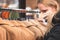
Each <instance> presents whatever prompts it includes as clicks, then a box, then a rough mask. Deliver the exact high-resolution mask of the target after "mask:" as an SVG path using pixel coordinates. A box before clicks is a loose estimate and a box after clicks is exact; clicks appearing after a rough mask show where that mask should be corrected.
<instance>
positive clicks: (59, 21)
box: [44, 11, 60, 40]
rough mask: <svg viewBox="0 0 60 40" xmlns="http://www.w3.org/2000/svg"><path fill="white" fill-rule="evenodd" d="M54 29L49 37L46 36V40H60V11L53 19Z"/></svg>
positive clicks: (49, 33) (48, 34)
mask: <svg viewBox="0 0 60 40" xmlns="http://www.w3.org/2000/svg"><path fill="white" fill-rule="evenodd" d="M52 23H53V24H54V26H53V28H52V29H51V30H50V32H48V33H47V35H45V36H44V40H60V11H59V12H58V13H57V14H56V15H55V16H54V17H53V19H52Z"/></svg>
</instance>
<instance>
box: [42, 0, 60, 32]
mask: <svg viewBox="0 0 60 40" xmlns="http://www.w3.org/2000/svg"><path fill="white" fill-rule="evenodd" d="M43 4H44V5H45V6H50V7H54V8H55V9H56V12H55V13H52V14H50V15H49V16H48V20H47V23H48V24H47V27H48V31H47V32H49V31H50V29H51V28H52V27H53V26H52V19H53V16H54V15H55V14H56V13H57V12H58V11H59V10H60V7H59V4H58V2H57V0H44V1H43Z"/></svg>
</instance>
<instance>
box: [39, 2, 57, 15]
mask: <svg viewBox="0 0 60 40" xmlns="http://www.w3.org/2000/svg"><path fill="white" fill-rule="evenodd" d="M38 8H39V9H40V11H41V13H43V14H44V15H43V16H48V15H50V14H52V13H54V12H55V10H56V9H55V8H53V7H50V6H45V5H44V4H42V3H39V4H38Z"/></svg>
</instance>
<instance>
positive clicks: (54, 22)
mask: <svg viewBox="0 0 60 40" xmlns="http://www.w3.org/2000/svg"><path fill="white" fill-rule="evenodd" d="M43 4H44V5H45V6H46V7H47V8H48V9H49V10H50V14H49V15H48V27H49V28H50V29H49V30H48V33H47V35H45V36H44V40H60V0H44V1H43Z"/></svg>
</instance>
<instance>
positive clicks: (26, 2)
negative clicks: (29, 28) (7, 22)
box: [0, 0, 38, 20]
mask: <svg viewBox="0 0 60 40" xmlns="http://www.w3.org/2000/svg"><path fill="white" fill-rule="evenodd" d="M0 8H10V9H26V10H28V11H29V10H36V9H38V8H37V0H0ZM27 15H29V16H32V18H34V17H35V16H34V15H35V14H32V13H26V14H25V13H18V12H14V11H9V12H8V11H2V12H1V13H0V16H1V17H2V18H3V19H11V20H13V19H14V20H16V19H17V20H25V19H27V18H28V16H27ZM30 18H31V17H30Z"/></svg>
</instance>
